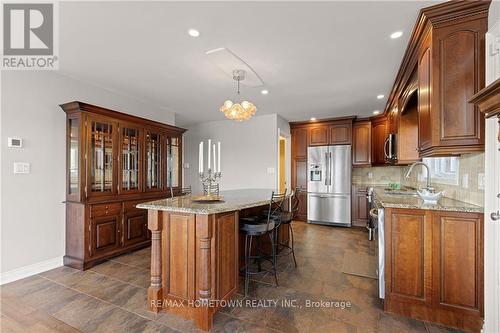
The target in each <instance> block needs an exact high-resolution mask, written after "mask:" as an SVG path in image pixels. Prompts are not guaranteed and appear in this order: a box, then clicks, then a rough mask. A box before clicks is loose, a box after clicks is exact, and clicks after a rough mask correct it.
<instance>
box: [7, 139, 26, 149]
mask: <svg viewBox="0 0 500 333" xmlns="http://www.w3.org/2000/svg"><path fill="white" fill-rule="evenodd" d="M7 146H8V147H9V148H22V147H23V139H21V138H7Z"/></svg>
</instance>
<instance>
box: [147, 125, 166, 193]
mask: <svg viewBox="0 0 500 333" xmlns="http://www.w3.org/2000/svg"><path fill="white" fill-rule="evenodd" d="M161 154H162V151H161V135H160V134H159V133H154V132H147V133H146V190H154V189H161V164H160V163H161Z"/></svg>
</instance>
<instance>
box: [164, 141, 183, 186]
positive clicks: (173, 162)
mask: <svg viewBox="0 0 500 333" xmlns="http://www.w3.org/2000/svg"><path fill="white" fill-rule="evenodd" d="M179 159H180V140H179V138H175V137H172V138H169V139H168V142H167V174H166V177H167V186H168V187H179V186H180V175H179V161H180V160H179Z"/></svg>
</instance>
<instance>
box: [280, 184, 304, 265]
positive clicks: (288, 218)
mask: <svg viewBox="0 0 500 333" xmlns="http://www.w3.org/2000/svg"><path fill="white" fill-rule="evenodd" d="M300 193H301V189H296V190H295V191H292V193H291V194H290V205H289V206H290V207H289V210H288V211H284V212H282V213H281V224H280V226H279V228H281V226H282V225H287V226H288V239H286V240H285V241H283V242H280V241H279V237H278V236H279V230H278V232H277V233H276V235H277V236H276V246H277V247H278V249H277V250H279V247H280V246H281V247H284V248H287V249H289V250H290V251H289V252H287V253H283V254H282V253H280V251H277V252H278V255H290V254H291V255H292V257H293V263H294V264H295V267H297V260H296V259H295V249H294V239H293V228H292V221H293V219H294V218H295V215H296V214H297V212H298V211H299V205H300V199H299V196H298V194H300ZM290 243H291V244H290Z"/></svg>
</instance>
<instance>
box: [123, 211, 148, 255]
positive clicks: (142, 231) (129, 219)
mask: <svg viewBox="0 0 500 333" xmlns="http://www.w3.org/2000/svg"><path fill="white" fill-rule="evenodd" d="M139 202H140V201H134V202H131V201H129V202H125V203H124V208H123V243H124V245H125V246H128V245H132V244H136V243H141V242H144V241H146V240H148V239H149V230H148V211H147V210H145V209H138V208H135V206H136V205H137V204H138V203H139Z"/></svg>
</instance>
